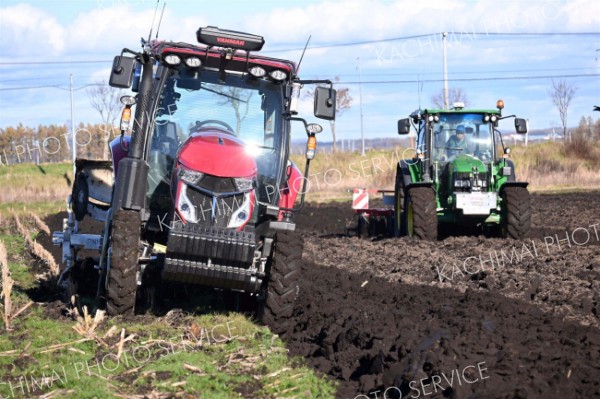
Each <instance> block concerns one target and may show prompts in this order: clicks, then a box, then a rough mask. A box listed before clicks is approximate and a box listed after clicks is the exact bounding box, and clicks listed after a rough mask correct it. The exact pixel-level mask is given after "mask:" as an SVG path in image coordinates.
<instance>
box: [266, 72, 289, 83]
mask: <svg viewBox="0 0 600 399" xmlns="http://www.w3.org/2000/svg"><path fill="white" fill-rule="evenodd" d="M269 76H270V77H272V78H273V79H274V80H277V81H282V80H284V79H285V78H287V73H285V72H283V71H280V70H279V69H275V70H274V71H271V72H270V73H269Z"/></svg>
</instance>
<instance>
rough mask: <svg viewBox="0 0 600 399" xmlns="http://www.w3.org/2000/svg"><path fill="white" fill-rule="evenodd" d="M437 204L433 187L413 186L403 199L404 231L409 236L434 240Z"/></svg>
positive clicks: (436, 234) (436, 235)
mask: <svg viewBox="0 0 600 399" xmlns="http://www.w3.org/2000/svg"><path fill="white" fill-rule="evenodd" d="M436 208H437V204H436V201H435V194H434V192H433V189H431V188H429V187H413V188H409V189H408V196H407V197H406V198H405V200H404V213H405V215H406V216H405V218H404V219H405V225H406V231H407V233H408V236H409V237H415V238H418V239H419V240H426V241H435V240H437V238H438V220H437V209H436Z"/></svg>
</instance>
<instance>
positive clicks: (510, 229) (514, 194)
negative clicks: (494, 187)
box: [501, 187, 531, 240]
mask: <svg viewBox="0 0 600 399" xmlns="http://www.w3.org/2000/svg"><path fill="white" fill-rule="evenodd" d="M501 196H502V211H503V212H502V228H501V231H502V237H503V238H513V239H515V240H519V239H523V238H525V237H527V235H529V230H530V229H531V199H530V196H529V191H528V190H527V188H525V187H506V188H504V190H502V194H501Z"/></svg>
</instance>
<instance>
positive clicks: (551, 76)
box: [336, 73, 600, 85]
mask: <svg viewBox="0 0 600 399" xmlns="http://www.w3.org/2000/svg"><path fill="white" fill-rule="evenodd" d="M593 76H600V73H590V74H577V75H538V76H505V77H487V78H456V79H448V81H449V82H450V81H451V82H474V81H486V80H522V79H553V78H580V77H593ZM443 81H444V79H421V80H371V81H362V82H342V81H340V82H336V83H337V84H346V85H354V84H390V83H418V82H421V83H433V82H443Z"/></svg>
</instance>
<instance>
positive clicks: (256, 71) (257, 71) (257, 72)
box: [248, 65, 267, 78]
mask: <svg viewBox="0 0 600 399" xmlns="http://www.w3.org/2000/svg"><path fill="white" fill-rule="evenodd" d="M248 72H250V75H252V76H254V77H255V78H262V77H263V76H265V74H266V73H267V71H265V69H264V68H262V67H259V66H258V65H255V66H253V67H252V68H250V69H249V70H248Z"/></svg>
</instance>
